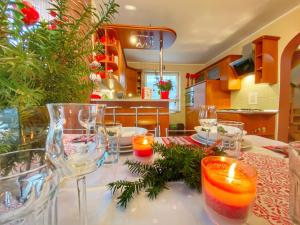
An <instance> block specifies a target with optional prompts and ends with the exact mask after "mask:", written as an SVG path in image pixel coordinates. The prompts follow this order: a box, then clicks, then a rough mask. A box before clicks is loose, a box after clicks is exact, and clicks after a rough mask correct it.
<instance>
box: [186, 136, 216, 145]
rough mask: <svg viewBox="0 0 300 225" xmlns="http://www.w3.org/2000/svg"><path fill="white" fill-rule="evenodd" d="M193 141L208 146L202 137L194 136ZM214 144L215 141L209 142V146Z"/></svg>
mask: <svg viewBox="0 0 300 225" xmlns="http://www.w3.org/2000/svg"><path fill="white" fill-rule="evenodd" d="M191 139H192V140H193V141H195V142H198V143H200V144H202V145H206V140H205V138H202V137H200V136H199V135H198V134H193V135H192V136H191ZM213 143H214V141H212V140H208V145H212V144H213Z"/></svg>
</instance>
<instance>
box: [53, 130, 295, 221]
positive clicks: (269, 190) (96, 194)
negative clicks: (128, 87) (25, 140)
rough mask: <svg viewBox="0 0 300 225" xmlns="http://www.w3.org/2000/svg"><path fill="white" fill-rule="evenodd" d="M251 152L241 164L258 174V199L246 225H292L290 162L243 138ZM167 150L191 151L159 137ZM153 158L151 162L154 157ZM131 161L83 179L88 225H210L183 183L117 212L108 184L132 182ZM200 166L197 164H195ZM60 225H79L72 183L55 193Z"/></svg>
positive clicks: (262, 141)
mask: <svg viewBox="0 0 300 225" xmlns="http://www.w3.org/2000/svg"><path fill="white" fill-rule="evenodd" d="M244 139H245V140H247V142H248V143H251V146H248V147H247V148H245V149H242V160H243V161H244V162H246V163H248V164H249V165H251V166H253V167H255V168H256V170H257V172H258V180H257V196H256V200H255V202H254V204H253V207H252V212H251V213H250V215H249V217H248V221H247V224H249V225H265V224H284V225H290V224H292V222H291V220H290V217H289V213H288V208H289V179H288V177H289V175H288V174H289V165H288V163H289V160H288V157H287V156H286V154H282V153H278V152H275V151H272V150H270V148H267V147H266V146H283V147H284V146H287V144H286V143H283V142H280V141H276V140H271V139H268V138H264V137H260V136H255V135H246V136H245V137H244ZM155 141H156V142H158V143H162V144H166V145H168V144H169V143H171V142H173V143H176V144H184V145H193V144H195V143H193V141H191V140H190V139H189V137H157V138H155ZM154 157H155V156H154ZM127 159H134V155H133V153H132V152H131V151H127V152H126V153H122V152H121V154H120V158H119V161H118V163H115V164H104V165H102V166H101V167H100V168H99V169H98V170H96V171H95V172H93V173H91V174H88V175H87V208H88V224H89V225H127V224H128V225H129V224H130V225H152V224H153V225H155V224H157V225H168V224H171V225H212V224H214V223H213V221H212V220H211V219H210V218H209V216H208V215H207V213H206V212H205V210H204V202H203V196H202V194H201V192H199V191H197V190H195V189H190V188H189V187H188V186H187V185H186V184H184V182H182V181H178V182H169V183H168V185H167V189H165V190H163V191H162V192H161V193H160V194H159V195H158V196H157V198H156V199H153V200H150V199H149V198H148V197H147V196H146V194H145V193H144V192H141V193H139V194H138V195H136V196H134V198H133V199H132V200H131V201H130V202H129V204H128V206H127V208H122V207H118V206H117V202H118V199H117V196H114V195H113V194H112V193H111V191H110V190H109V189H108V187H107V184H108V183H110V182H113V181H116V180H124V179H126V180H136V179H138V178H139V177H137V176H136V175H132V174H131V173H130V172H129V170H128V168H127V166H126V165H124V162H125V161H126V160H127ZM199 163H200V162H199ZM57 205H58V222H59V223H58V224H60V225H69V224H70V225H75V224H79V215H78V203H77V190H76V181H75V179H74V180H72V179H68V180H64V181H63V182H62V183H61V185H60V188H59V193H58V204H57Z"/></svg>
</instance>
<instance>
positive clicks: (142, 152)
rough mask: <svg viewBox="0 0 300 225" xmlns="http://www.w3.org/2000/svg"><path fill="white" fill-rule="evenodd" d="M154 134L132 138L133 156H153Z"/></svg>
mask: <svg viewBox="0 0 300 225" xmlns="http://www.w3.org/2000/svg"><path fill="white" fill-rule="evenodd" d="M153 142H154V135H153V134H150V133H148V134H141V135H135V136H133V137H132V147H133V154H134V155H135V156H138V157H150V156H152V155H153V149H152V144H153Z"/></svg>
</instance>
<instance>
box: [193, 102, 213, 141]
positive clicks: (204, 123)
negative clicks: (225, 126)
mask: <svg viewBox="0 0 300 225" xmlns="http://www.w3.org/2000/svg"><path fill="white" fill-rule="evenodd" d="M198 119H199V124H200V126H201V128H202V130H203V131H205V132H206V138H205V140H206V146H208V142H209V133H210V131H211V128H212V127H214V126H216V125H217V110H216V106H214V105H201V106H200V108H199V117H198Z"/></svg>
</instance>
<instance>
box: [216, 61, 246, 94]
mask: <svg viewBox="0 0 300 225" xmlns="http://www.w3.org/2000/svg"><path fill="white" fill-rule="evenodd" d="M239 58H241V55H229V56H227V57H225V58H223V59H222V60H221V61H220V62H219V64H218V65H219V67H220V80H221V88H222V90H231V91H234V90H240V89H241V80H240V79H239V78H238V77H237V75H236V73H235V71H234V70H233V68H232V67H231V66H230V65H229V64H230V63H231V62H233V61H235V60H237V59H239Z"/></svg>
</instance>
